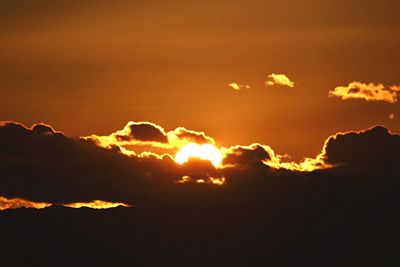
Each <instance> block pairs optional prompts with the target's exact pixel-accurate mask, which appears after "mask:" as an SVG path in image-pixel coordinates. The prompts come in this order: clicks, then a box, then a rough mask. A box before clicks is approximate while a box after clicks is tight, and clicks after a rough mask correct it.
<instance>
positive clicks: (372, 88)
mask: <svg viewBox="0 0 400 267" xmlns="http://www.w3.org/2000/svg"><path fill="white" fill-rule="evenodd" d="M397 91H400V86H397V85H393V86H390V87H385V86H384V85H383V84H374V83H368V84H367V83H361V82H351V83H349V84H348V85H347V86H338V87H336V88H335V89H334V90H331V91H329V96H336V97H339V98H341V99H343V100H347V99H364V100H366V101H385V102H388V103H391V104H393V103H396V102H397Z"/></svg>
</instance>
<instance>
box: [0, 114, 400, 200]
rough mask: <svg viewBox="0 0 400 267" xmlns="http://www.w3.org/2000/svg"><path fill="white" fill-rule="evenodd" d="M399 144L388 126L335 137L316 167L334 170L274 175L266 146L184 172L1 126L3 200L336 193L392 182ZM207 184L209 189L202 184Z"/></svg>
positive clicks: (48, 131) (161, 160)
mask: <svg viewBox="0 0 400 267" xmlns="http://www.w3.org/2000/svg"><path fill="white" fill-rule="evenodd" d="M147 127H151V125H146V129H150V128H147ZM140 129H141V128H140ZM151 129H153V128H151ZM135 130H137V128H136V129H135ZM136 132H137V131H136ZM143 132H145V133H148V132H146V131H143ZM150 132H151V133H159V132H157V131H153V130H151V131H150ZM146 136H149V135H146ZM150 136H151V135H150ZM154 136H159V135H153V136H152V137H154ZM200 136H201V135H200ZM152 139H153V140H154V139H155V138H152ZM399 139H400V137H399V135H396V134H391V133H390V132H388V130H387V129H386V128H384V127H382V126H378V127H375V128H372V129H369V130H366V131H362V132H348V133H342V134H337V135H335V136H332V137H330V138H329V139H328V140H327V141H326V143H325V147H324V150H323V152H322V153H321V155H320V158H318V159H316V160H315V161H316V162H319V163H321V164H322V165H323V164H326V165H332V166H333V167H332V168H331V169H320V170H318V169H319V168H317V169H316V170H314V171H312V172H305V171H299V170H298V169H297V170H295V169H293V170H290V168H284V167H283V168H282V167H279V166H278V165H279V164H278V163H279V162H278V163H277V164H278V165H277V166H278V167H276V168H275V167H274V166H275V165H274V164H271V165H267V164H265V163H266V162H273V161H275V162H277V161H278V160H279V157H278V156H276V155H275V154H274V152H273V150H272V149H271V148H270V147H268V146H265V145H261V144H252V145H249V146H233V147H230V148H227V149H225V150H224V151H223V154H224V155H225V158H224V160H223V167H221V168H216V167H214V166H213V165H212V164H211V162H209V161H205V160H199V159H190V160H189V161H188V162H187V163H184V164H183V165H179V164H177V163H176V162H175V161H174V159H173V158H172V157H171V156H169V155H163V156H160V155H156V154H148V155H146V156H134V155H132V156H127V155H125V154H123V153H121V151H120V149H119V147H110V148H102V147H100V146H98V145H97V144H96V143H95V142H94V141H92V140H90V139H89V140H85V139H74V138H70V137H67V136H65V135H64V134H63V133H62V132H57V131H55V130H53V129H52V128H51V127H50V126H48V125H45V124H37V125H34V126H33V127H32V128H27V127H25V126H23V125H21V124H18V123H13V122H5V123H2V124H1V126H0V174H1V175H0V196H4V197H7V198H23V199H27V200H31V201H38V202H48V203H71V202H85V201H91V200H94V199H101V200H104V201H111V202H122V203H127V204H132V205H156V204H157V205H165V204H166V203H181V204H182V203H192V204H193V203H203V202H206V203H209V201H212V202H213V203H214V204H216V203H219V202H220V201H222V202H224V203H225V202H226V201H228V202H229V203H231V202H232V203H234V202H236V201H239V200H240V201H244V200H243V196H241V195H242V194H245V195H246V196H245V198H249V199H253V198H254V199H258V198H259V197H261V196H264V195H265V194H270V193H271V194H274V193H273V192H271V191H270V190H273V189H272V188H275V189H276V190H283V191H285V190H292V188H293V187H296V186H299V185H301V187H303V186H305V185H306V184H307V183H309V182H310V181H313V182H312V183H317V184H318V183H320V182H321V181H324V183H326V184H327V185H328V184H329V185H330V186H333V185H334V184H336V183H341V182H343V177H347V174H348V171H347V170H348V169H349V168H351V169H357V170H361V171H362V173H364V174H363V175H366V176H369V175H370V173H371V170H374V171H377V172H379V173H380V174H381V175H392V174H393V170H398V158H399V156H398V154H397V153H398V151H399V149H400V141H399ZM321 164H320V165H318V164H316V166H321ZM343 167H346V168H343ZM183 177H190V179H186V180H187V181H189V183H181V184H180V183H177V181H182V178H183ZM211 178H213V179H220V180H215V181H216V182H218V181H221V180H222V178H223V179H224V186H222V187H220V186H215V185H212V181H213V180H212V179H211ZM201 180H202V181H208V182H209V184H208V183H207V182H206V183H203V184H199V181H201ZM190 181H192V183H190ZM306 181H308V182H306ZM349 181H351V179H350V180H349ZM238 185H240V186H238ZM217 187H218V189H217ZM241 188H251V189H246V190H247V191H241V190H242V189H241ZM249 190H250V191H249ZM265 190H266V191H268V193H266V191H265ZM253 191H254V192H259V193H260V195H259V193H255V194H254V195H253V194H252V193H250V192H253ZM245 192H247V193H245ZM261 192H263V193H261ZM211 196H212V197H211ZM257 196H258V197H257ZM207 199H208V200H207ZM211 199H212V200H211Z"/></svg>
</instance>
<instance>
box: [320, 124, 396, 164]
mask: <svg viewBox="0 0 400 267" xmlns="http://www.w3.org/2000/svg"><path fill="white" fill-rule="evenodd" d="M399 151H400V135H398V134H392V133H390V132H389V131H388V129H386V128H385V127H383V126H376V127H373V128H371V129H368V130H365V131H359V132H347V133H339V134H336V135H334V136H331V137H330V138H328V140H327V141H326V143H325V146H324V152H323V159H324V161H325V162H326V163H328V164H333V165H335V166H338V167H340V166H342V167H348V168H357V169H362V170H370V169H376V170H378V169H379V170H382V169H386V170H393V169H397V170H399V169H400V165H399Z"/></svg>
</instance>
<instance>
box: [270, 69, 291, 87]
mask: <svg viewBox="0 0 400 267" xmlns="http://www.w3.org/2000/svg"><path fill="white" fill-rule="evenodd" d="M265 84H266V85H269V86H273V85H283V86H288V87H290V88H293V87H294V82H293V81H291V80H290V79H289V78H288V77H287V76H286V75H285V74H277V73H272V74H270V75H268V79H267V80H266V81H265Z"/></svg>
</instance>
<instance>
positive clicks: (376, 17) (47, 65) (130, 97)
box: [0, 0, 400, 158]
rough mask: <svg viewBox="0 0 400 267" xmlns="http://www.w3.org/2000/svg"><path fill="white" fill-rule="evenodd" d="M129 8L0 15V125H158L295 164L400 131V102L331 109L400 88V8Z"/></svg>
mask: <svg viewBox="0 0 400 267" xmlns="http://www.w3.org/2000/svg"><path fill="white" fill-rule="evenodd" d="M132 2H133V1H112V2H111V1H85V3H83V2H81V1H68V2H65V3H64V2H63V1H44V0H41V1H19V2H18V3H16V2H15V1H11V0H6V1H2V2H0V92H1V98H0V100H1V106H0V119H1V120H14V121H20V122H23V123H25V124H27V125H31V124H33V123H35V122H46V123H48V124H50V125H52V126H54V127H55V128H58V129H62V130H63V131H64V132H66V133H67V134H68V135H76V136H78V135H90V134H93V133H94V134H99V135H102V134H103V135H104V134H109V133H111V132H114V131H116V130H118V129H121V128H122V127H123V126H124V125H125V124H126V123H127V122H128V121H130V120H132V121H151V122H154V123H156V124H158V125H162V126H163V127H164V128H165V129H166V130H167V131H170V130H173V129H175V128H176V127H178V126H184V127H186V128H188V129H193V130H198V131H204V132H206V133H207V134H208V135H209V136H212V137H213V138H215V139H216V141H217V143H218V144H220V145H226V146H227V145H234V144H250V143H253V142H260V143H262V144H267V145H269V146H271V147H273V148H274V150H275V151H276V152H278V153H280V154H284V153H288V154H290V155H292V156H293V157H294V158H300V157H302V156H315V155H316V154H317V153H319V152H320V149H321V144H322V143H323V141H324V140H325V139H326V137H327V136H329V135H330V134H333V133H336V132H338V131H344V130H358V129H365V128H368V127H370V126H372V125H375V124H384V125H386V126H388V127H389V129H391V130H392V131H396V132H399V131H400V124H399V119H400V108H399V103H398V102H397V103H388V102H385V101H365V100H362V99H351V100H342V99H340V98H337V97H328V92H329V91H330V90H333V89H334V88H336V87H338V86H347V85H348V84H349V83H351V82H353V81H359V82H362V83H370V82H374V83H376V84H378V83H382V84H384V85H385V86H391V85H398V84H400V79H399V70H400V52H399V51H400V50H399V49H398V48H399V47H400V19H399V16H398V11H399V8H400V3H399V2H398V1H393V0H392V1H389V0H383V1H379V2H377V1H369V0H367V1H361V0H360V1H311V0H307V1H246V2H244V1H218V3H215V1H201V2H188V1H146V2H143V3H132ZM322 2H323V4H322ZM271 73H283V74H286V75H287V76H288V77H289V78H290V79H291V80H292V81H294V83H295V86H294V88H289V87H286V86H279V85H277V86H267V85H266V84H265V81H266V80H267V76H268V75H269V74H271ZM232 82H236V83H238V84H243V85H249V86H250V88H248V89H243V90H240V91H235V90H233V89H232V88H230V87H229V86H228V84H229V83H232ZM391 113H393V114H394V118H393V119H390V118H389V114H391Z"/></svg>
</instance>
